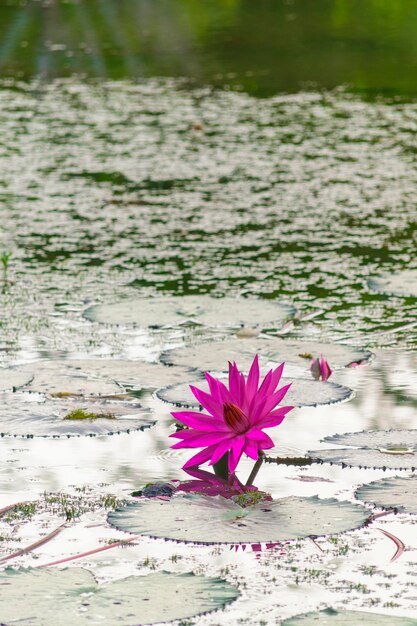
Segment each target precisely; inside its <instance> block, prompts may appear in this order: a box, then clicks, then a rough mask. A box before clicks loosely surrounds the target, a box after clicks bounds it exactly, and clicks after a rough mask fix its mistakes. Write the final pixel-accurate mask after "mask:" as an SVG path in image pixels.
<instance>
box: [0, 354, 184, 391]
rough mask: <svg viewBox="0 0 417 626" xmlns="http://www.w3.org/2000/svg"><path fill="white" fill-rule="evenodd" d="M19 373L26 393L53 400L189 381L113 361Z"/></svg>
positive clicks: (43, 364) (169, 370) (34, 367)
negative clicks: (43, 394) (38, 394)
mask: <svg viewBox="0 0 417 626" xmlns="http://www.w3.org/2000/svg"><path fill="white" fill-rule="evenodd" d="M10 371H11V370H10ZM26 372H27V373H26ZM23 373H25V376H26V377H28V380H27V381H26V382H27V383H28V384H27V385H26V389H27V390H28V391H36V392H40V393H45V394H48V395H50V396H55V397H65V396H71V395H74V396H84V397H88V396H91V397H99V396H118V395H121V394H123V393H124V387H129V388H134V389H135V390H141V389H157V388H158V387H160V386H161V385H170V384H173V383H176V382H180V381H183V380H186V379H187V378H188V377H189V373H187V371H186V370H184V369H183V368H179V367H168V366H166V365H162V364H161V363H146V362H144V361H128V360H113V359H91V360H79V359H77V360H76V359H73V360H50V361H39V362H35V363H29V364H27V365H25V366H23ZM0 380H1V379H0Z"/></svg>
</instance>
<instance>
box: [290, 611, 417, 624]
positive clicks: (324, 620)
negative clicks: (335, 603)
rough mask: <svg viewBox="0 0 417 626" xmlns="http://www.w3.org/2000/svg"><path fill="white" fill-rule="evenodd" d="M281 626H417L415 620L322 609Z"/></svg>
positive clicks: (299, 616) (291, 619)
mask: <svg viewBox="0 0 417 626" xmlns="http://www.w3.org/2000/svg"><path fill="white" fill-rule="evenodd" d="M282 626H417V620H416V619H413V618H411V617H394V616H392V615H380V614H379V613H368V612H364V611H336V610H335V609H324V611H317V612H315V613H305V614H304V615H296V616H295V617H290V618H289V619H286V620H284V621H283V622H282Z"/></svg>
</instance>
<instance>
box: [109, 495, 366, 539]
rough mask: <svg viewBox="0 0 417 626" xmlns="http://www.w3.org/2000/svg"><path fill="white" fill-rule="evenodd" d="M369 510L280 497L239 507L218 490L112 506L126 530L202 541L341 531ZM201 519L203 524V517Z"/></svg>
mask: <svg viewBox="0 0 417 626" xmlns="http://www.w3.org/2000/svg"><path fill="white" fill-rule="evenodd" d="M368 517H369V511H367V510H366V509H365V508H363V507H360V506H358V505H355V504H351V503H350V502H342V501H339V500H334V499H331V500H330V499H329V500H320V499H319V498H317V497H312V498H295V497H289V498H282V499H280V500H274V501H272V502H260V503H258V504H255V505H253V506H250V507H246V508H242V507H240V506H239V505H238V504H236V503H235V502H232V501H231V500H226V499H225V498H222V497H221V496H218V497H210V496H197V495H184V496H183V495H177V496H174V497H172V498H171V499H170V500H169V501H162V500H157V499H149V500H147V499H144V500H141V501H138V502H133V503H129V504H128V505H126V506H124V507H122V508H120V509H117V510H116V511H112V512H111V513H110V514H109V515H108V521H109V523H110V524H111V525H112V526H115V527H116V528H118V529H119V530H124V531H126V532H130V533H134V534H141V535H146V536H149V537H159V538H164V539H173V540H176V541H184V542H191V543H200V544H213V543H232V544H240V543H262V542H274V541H284V540H288V539H298V538H302V537H309V536H318V535H328V534H335V533H340V532H343V531H346V530H350V529H352V528H357V527H358V526H361V525H362V524H364V523H365V522H366V521H367V519H368ZM201 520H204V524H202V523H201Z"/></svg>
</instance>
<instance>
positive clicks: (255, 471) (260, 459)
mask: <svg viewBox="0 0 417 626" xmlns="http://www.w3.org/2000/svg"><path fill="white" fill-rule="evenodd" d="M263 461H264V454H263V453H262V452H259V456H258V460H257V461H256V463H255V465H254V466H253V470H252V471H251V473H250V475H249V478H248V480H247V481H246V486H247V487H249V485H253V481H254V480H255V478H256V477H257V475H258V472H259V470H260V469H261V465H262V463H263Z"/></svg>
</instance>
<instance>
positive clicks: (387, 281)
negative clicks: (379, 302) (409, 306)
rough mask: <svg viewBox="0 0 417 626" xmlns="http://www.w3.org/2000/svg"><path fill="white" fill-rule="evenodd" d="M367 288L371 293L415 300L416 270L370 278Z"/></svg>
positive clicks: (416, 286) (416, 293) (416, 291)
mask: <svg viewBox="0 0 417 626" xmlns="http://www.w3.org/2000/svg"><path fill="white" fill-rule="evenodd" d="M368 286H369V288H370V289H372V291H377V292H378V293H384V294H386V295H387V296H401V297H405V298H417V269H414V270H403V271H401V272H397V273H396V274H385V275H384V276H378V277H376V278H370V279H369V280H368Z"/></svg>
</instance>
